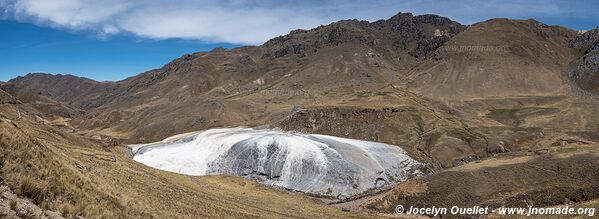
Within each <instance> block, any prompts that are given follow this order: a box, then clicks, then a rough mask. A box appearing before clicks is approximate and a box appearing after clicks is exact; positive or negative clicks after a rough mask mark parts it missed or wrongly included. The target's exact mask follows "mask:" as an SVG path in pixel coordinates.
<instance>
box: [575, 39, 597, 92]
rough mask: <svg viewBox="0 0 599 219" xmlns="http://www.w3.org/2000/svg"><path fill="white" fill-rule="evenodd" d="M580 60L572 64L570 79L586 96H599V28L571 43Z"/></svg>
mask: <svg viewBox="0 0 599 219" xmlns="http://www.w3.org/2000/svg"><path fill="white" fill-rule="evenodd" d="M569 46H570V48H574V49H577V50H579V51H580V52H581V53H582V54H581V56H580V58H578V59H577V60H575V61H573V62H572V63H571V64H570V69H569V71H568V78H569V79H570V80H571V81H572V82H573V83H574V84H575V85H576V86H577V87H578V88H580V91H582V93H584V94H591V95H597V94H599V28H595V29H593V30H590V31H587V32H586V33H584V34H582V35H580V36H577V37H575V38H574V39H572V40H571V41H570V42H569Z"/></svg>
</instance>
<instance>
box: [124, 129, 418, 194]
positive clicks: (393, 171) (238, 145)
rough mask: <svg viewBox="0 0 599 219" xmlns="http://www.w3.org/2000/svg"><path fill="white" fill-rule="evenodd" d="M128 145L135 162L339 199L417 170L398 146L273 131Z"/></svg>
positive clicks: (213, 132) (218, 133)
mask: <svg viewBox="0 0 599 219" xmlns="http://www.w3.org/2000/svg"><path fill="white" fill-rule="evenodd" d="M130 147H131V148H132V151H133V153H134V155H133V159H134V160H136V161H138V162H141V163H143V164H146V165H148V166H151V167H154V168H158V169H161V170H166V171H171V172H177V173H181V174H188V175H214V174H224V173H228V174H234V175H239V176H245V177H248V178H254V179H258V180H260V181H261V182H263V183H265V184H269V185H275V186H281V187H284V188H287V189H292V190H297V191H302V192H307V193H312V194H318V195H326V196H334V197H338V198H342V199H343V198H345V197H349V196H352V195H356V194H359V193H362V192H364V191H366V190H368V189H371V188H376V187H381V186H384V185H385V184H387V183H392V182H396V181H403V180H405V179H406V178H407V177H409V176H412V175H418V174H421V172H420V171H419V170H418V168H419V167H421V163H419V162H418V161H415V160H413V159H412V158H410V157H409V156H408V155H407V154H406V153H405V151H404V150H402V149H401V148H400V147H397V146H393V145H387V144H382V143H376V142H369V141H360V140H353V139H346V138H339V137H333V136H326V135H313V134H300V133H289V132H282V131H277V130H260V129H252V128H224V129H210V130H206V131H202V132H197V133H193V134H189V135H185V136H176V137H173V138H170V139H166V140H164V141H162V142H157V143H151V144H143V145H131V146H130Z"/></svg>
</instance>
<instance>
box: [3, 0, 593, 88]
mask: <svg viewBox="0 0 599 219" xmlns="http://www.w3.org/2000/svg"><path fill="white" fill-rule="evenodd" d="M597 11H599V1H590V0H580V1H558V0H554V1H551V0H547V1H539V0H529V1H515V0H504V1H495V0H489V1H472V0H454V1H441V0H439V1H437V0H420V1H414V0H411V1H400V0H370V1H357V0H321V1H314V0H307V1H284V0H278V1H277V0H201V1H199V0H152V1H149V0H129V1H122V0H103V1H95V0H52V1H47V0H0V81H7V80H9V79H11V78H14V77H16V76H18V75H24V74H26V73H29V72H48V73H54V74H59V73H61V74H74V75H78V76H84V77H88V78H92V79H96V80H102V81H103V80H120V79H123V78H126V77H128V76H132V75H135V74H139V73H141V72H144V71H147V70H150V69H152V68H157V67H160V66H162V65H164V64H166V63H167V62H169V61H170V60H172V59H174V58H177V57H180V56H182V55H184V54H186V53H192V52H197V51H207V50H211V49H213V48H215V47H219V46H222V47H227V48H231V47H236V46H240V45H259V44H261V43H263V42H265V41H266V40H268V39H270V38H272V37H275V36H279V35H282V34H286V33H288V32H289V31H290V30H293V29H298V28H302V29H309V28H313V27H317V26H318V25H321V24H328V23H330V22H333V21H337V20H340V19H353V18H356V19H360V20H369V21H374V20H378V19H386V18H388V17H390V16H393V15H394V14H396V13H397V12H412V13H414V14H427V13H433V14H439V15H442V16H446V17H449V18H451V19H453V20H456V21H458V22H460V23H463V24H472V23H475V22H479V21H484V20H487V19H490V18H496V17H507V18H513V19H528V18H534V19H537V20H539V21H542V22H545V23H547V24H551V25H562V26H566V27H569V28H572V29H579V30H584V29H591V28H595V27H596V26H598V25H599V13H597Z"/></svg>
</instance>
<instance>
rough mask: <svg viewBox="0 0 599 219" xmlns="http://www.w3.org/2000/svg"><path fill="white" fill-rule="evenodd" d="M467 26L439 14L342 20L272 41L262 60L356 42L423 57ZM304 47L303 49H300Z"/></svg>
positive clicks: (268, 43) (298, 31) (400, 14)
mask: <svg viewBox="0 0 599 219" xmlns="http://www.w3.org/2000/svg"><path fill="white" fill-rule="evenodd" d="M465 28H466V26H464V25H461V24H459V23H457V22H455V21H452V20H450V19H448V18H446V17H441V16H437V15H419V16H413V15H412V14H411V13H399V14H397V15H395V16H393V17H391V18H389V19H388V20H380V21H376V22H373V23H369V22H367V21H358V20H343V21H339V22H335V23H332V24H330V25H327V26H321V27H318V28H315V29H311V30H296V31H292V32H291V33H290V34H289V35H285V36H280V37H277V38H274V39H272V40H269V41H268V42H266V43H265V44H264V45H263V47H265V48H270V49H269V50H268V51H267V52H266V53H265V54H264V56H263V58H279V57H283V56H287V55H290V54H302V55H304V54H305V52H308V51H310V52H317V51H318V49H319V48H322V47H327V46H339V45H341V44H348V43H355V44H361V45H367V46H369V47H375V48H395V49H396V51H394V52H395V53H408V54H409V55H410V56H412V57H414V58H418V57H422V56H425V55H427V54H428V53H430V52H432V51H434V50H435V49H437V48H439V47H440V46H441V45H442V44H443V43H445V42H447V41H448V40H449V39H450V37H451V36H453V35H455V34H458V33H459V32H461V31H463V30H464V29H465ZM300 48H301V49H300Z"/></svg>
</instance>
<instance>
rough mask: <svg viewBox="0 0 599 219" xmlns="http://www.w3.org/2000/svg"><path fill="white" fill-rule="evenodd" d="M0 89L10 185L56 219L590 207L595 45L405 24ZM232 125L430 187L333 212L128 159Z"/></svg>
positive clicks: (559, 30) (408, 19)
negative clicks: (396, 158)
mask: <svg viewBox="0 0 599 219" xmlns="http://www.w3.org/2000/svg"><path fill="white" fill-rule="evenodd" d="M0 87H1V91H0V97H1V98H0V100H1V102H0V103H1V104H2V108H1V110H0V113H1V114H0V118H2V122H0V125H2V129H0V131H1V132H0V134H1V135H0V140H1V142H2V144H3V147H2V148H3V150H2V151H0V152H1V153H0V154H1V155H2V157H1V160H2V161H3V165H2V171H1V172H0V175H1V176H2V178H4V179H5V181H6V183H7V185H8V186H9V187H10V188H13V190H15V193H17V194H19V195H21V196H24V197H28V198H29V199H32V200H33V202H34V203H35V204H36V205H39V206H45V207H42V208H44V209H52V210H56V211H61V212H62V214H63V215H81V216H87V217H95V216H102V215H104V216H109V217H110V216H123V215H134V216H138V217H145V216H156V217H160V216H166V217H186V216H191V215H204V216H228V217H236V216H241V217H251V216H256V215H260V216H266V217H281V216H282V217H285V216H300V215H296V214H295V213H299V212H294V211H293V209H286V208H287V207H289V206H296V207H298V206H305V209H306V210H305V211H303V212H301V213H300V214H301V216H300V217H322V216H324V215H329V216H334V217H376V216H384V215H385V214H391V213H393V211H394V207H395V205H397V204H404V205H408V204H412V205H413V206H427V205H435V206H451V205H481V204H485V205H491V206H521V205H525V204H526V203H531V202H532V203H534V204H535V206H555V205H561V204H570V205H579V206H587V205H590V206H597V205H598V202H597V201H596V200H597V199H596V198H599V184H598V183H597V182H599V178H598V177H599V165H598V164H597V161H598V159H597V153H598V152H599V150H598V149H597V146H599V117H598V116H597V112H598V110H599V100H598V99H597V95H599V29H597V28H596V29H593V30H588V31H576V30H571V29H569V28H566V27H561V26H550V25H547V24H544V23H541V22H538V21H536V20H532V19H529V20H511V19H503V18H500V19H491V20H487V21H484V22H480V23H475V24H472V25H463V24H460V23H458V22H455V21H452V20H450V19H449V18H446V17H442V16H438V15H418V16H414V15H412V14H410V13H398V14H397V15H395V16H393V17H391V18H389V19H387V20H379V21H375V22H367V21H358V20H342V21H338V22H334V23H331V24H328V25H323V26H319V27H316V28H314V29H310V30H294V31H291V32H290V33H289V34H287V35H284V36H279V37H276V38H273V39H271V40H269V41H267V42H266V43H264V44H263V45H260V46H244V47H239V48H234V49H230V50H229V49H224V48H216V49H214V50H212V51H209V52H197V53H193V54H186V55H183V56H182V57H180V58H178V59H175V60H173V61H171V62H170V63H168V64H166V65H164V66H163V67H161V68H158V69H153V70H149V71H147V72H144V73H141V74H139V75H136V76H133V77H130V78H126V79H123V80H120V81H111V82H98V81H94V80H91V79H87V78H82V77H77V76H73V75H52V74H46V73H31V74H27V75H25V76H22V77H17V78H15V79H12V80H10V81H8V82H5V83H2V84H0ZM238 126H246V127H268V128H280V129H282V130H287V131H296V132H306V133H316V134H324V135H332V136H338V137H344V138H353V139H359V140H367V141H376V142H382V143H387V144H392V145H399V146H401V147H402V148H403V149H404V150H406V151H407V153H408V154H409V155H410V157H412V158H414V159H416V160H418V161H420V162H423V163H427V164H428V165H429V172H430V173H429V174H428V175H426V176H424V177H418V178H414V179H411V180H408V181H405V182H403V183H400V184H398V185H397V186H396V187H395V188H393V189H390V190H380V191H374V192H373V193H375V195H373V196H370V195H368V196H364V197H356V198H352V199H351V200H350V201H348V202H343V203H337V202H334V203H329V202H330V201H323V200H320V199H318V198H315V197H309V196H305V195H303V194H297V193H291V194H288V193H290V192H287V191H278V190H275V189H272V188H267V187H262V186H260V185H259V184H256V183H255V182H253V181H250V180H246V179H243V178H238V177H233V176H210V177H189V178H187V177H184V176H180V175H177V174H171V173H164V172H160V171H157V170H153V169H150V168H148V167H145V166H142V165H139V164H136V163H134V162H132V161H130V158H129V155H128V154H127V153H128V152H127V150H126V148H125V147H124V146H125V145H127V144H134V143H148V142H152V141H159V140H162V139H164V138H166V137H169V136H173V135H177V134H181V133H186V132H192V131H198V130H205V129H209V128H217V127H238ZM48 163H49V164H48ZM62 171H65V172H66V173H67V174H65V175H64V176H61V175H62ZM50 179H53V180H54V181H52V180H50ZM26 183H28V184H26ZM30 190H32V191H30ZM144 194H156V196H153V197H149V196H148V197H144ZM241 194H243V195H241ZM162 196H165V197H162ZM100 197H101V198H100ZM218 197H223V198H218ZM98 198H100V199H102V200H103V201H102V202H100V203H98V204H91V203H93V200H96V199H98ZM266 198H272V201H268V203H266V204H264V205H260V204H259V202H260V200H264V199H266ZM177 199H178V201H174V202H173V201H172V200H177ZM593 199H594V200H593ZM210 200H216V201H214V202H211V201H210ZM327 203H328V204H327ZM78 204H79V205H78ZM85 204H89V205H88V206H85ZM198 205H199V206H204V207H201V208H198V209H194V206H198ZM232 206H237V207H238V208H231V207H232ZM336 208H342V209H344V210H348V209H349V211H351V212H345V211H340V210H338V209H336ZM217 209H221V210H222V209H228V210H224V211H219V210H217ZM302 209H303V208H302ZM65 212H66V213H65ZM256 212H258V213H256Z"/></svg>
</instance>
